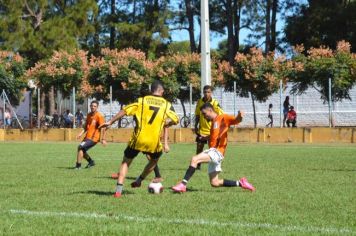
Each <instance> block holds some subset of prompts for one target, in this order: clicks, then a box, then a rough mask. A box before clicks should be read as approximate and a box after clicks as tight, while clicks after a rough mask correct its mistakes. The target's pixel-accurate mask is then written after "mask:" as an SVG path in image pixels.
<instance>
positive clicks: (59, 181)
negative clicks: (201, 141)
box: [0, 143, 356, 235]
mask: <svg viewBox="0 0 356 236" xmlns="http://www.w3.org/2000/svg"><path fill="white" fill-rule="evenodd" d="M76 145H77V144H75V143H0V150H1V152H0V180H1V182H0V209H1V210H0V235H122V234H128V235H193V234H194V235H354V234H356V146H355V145H331V146H330V145H318V146H317V145H293V144H285V145H260V144H255V145H252V144H229V146H228V150H227V153H226V158H225V160H224V162H223V166H222V167H223V172H222V174H221V176H222V177H226V178H228V179H237V178H240V177H242V176H246V177H247V178H248V180H249V181H250V182H251V183H253V184H254V185H255V187H256V188H257V190H256V192H253V193H251V192H248V191H245V190H242V189H240V188H212V187H210V185H209V182H208V177H207V166H206V165H205V166H203V168H202V171H196V173H195V175H194V176H193V178H192V179H191V181H190V182H189V186H188V187H189V191H188V192H187V193H184V194H173V193H172V192H171V191H170V190H169V187H170V186H172V185H174V184H176V183H177V182H178V181H179V180H180V179H181V178H182V177H183V175H184V173H185V171H186V168H187V167H188V165H189V160H190V157H191V155H192V154H193V153H194V152H195V147H194V145H193V144H179V145H178V144H177V145H171V152H170V153H169V154H166V155H164V156H163V157H162V158H161V160H160V162H159V166H160V168H161V172H162V175H163V177H164V178H165V180H164V182H163V185H164V186H165V190H164V192H163V193H162V194H160V195H153V194H149V193H148V192H147V185H148V183H149V180H146V181H145V182H144V183H143V187H141V188H140V189H131V188H130V187H129V184H130V182H131V181H133V179H134V178H135V177H136V176H137V175H139V174H140V172H141V170H142V168H143V167H144V165H145V164H146V163H147V160H146V158H145V157H144V156H143V155H142V154H140V155H139V156H138V157H137V158H136V159H135V161H134V163H133V164H132V166H131V168H130V172H129V174H128V178H127V180H126V183H125V192H124V195H123V197H122V198H121V199H114V198H113V197H112V193H113V191H114V189H115V181H113V180H111V179H110V178H109V176H110V174H111V173H113V172H115V171H116V170H117V167H118V165H119V163H120V161H121V159H122V153H123V150H124V148H125V144H109V145H108V146H107V147H106V148H104V147H102V146H100V145H98V146H96V147H95V148H94V149H92V150H91V151H90V153H91V155H92V157H93V158H94V159H95V161H96V163H97V165H96V166H95V167H94V168H91V169H82V170H80V171H76V170H73V169H71V167H72V166H74V162H75V152H76ZM151 178H153V176H150V179H151Z"/></svg>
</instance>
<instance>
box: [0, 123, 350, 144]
mask: <svg viewBox="0 0 356 236" xmlns="http://www.w3.org/2000/svg"><path fill="white" fill-rule="evenodd" d="M80 131H81V130H80V129H34V130H19V129H5V130H4V129H0V141H32V142H38V141H55V142H61V141H66V142H68V141H69V142H71V141H76V136H77V134H78V133H79V132H80ZM132 132H133V129H132V128H127V129H126V128H125V129H109V130H108V132H107V135H106V138H107V141H108V142H118V143H127V142H128V140H129V139H130V137H131V135H132ZM168 140H169V142H170V143H194V142H195V133H194V130H193V129H189V128H171V129H169V138H168ZM229 141H230V142H240V143H313V144H318V143H356V127H339V128H329V127H313V128H255V129H254V128H231V129H230V130H229Z"/></svg>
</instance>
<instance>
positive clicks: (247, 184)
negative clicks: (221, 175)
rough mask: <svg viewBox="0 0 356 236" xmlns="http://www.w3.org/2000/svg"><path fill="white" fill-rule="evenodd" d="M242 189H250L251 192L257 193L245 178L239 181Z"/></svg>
mask: <svg viewBox="0 0 356 236" xmlns="http://www.w3.org/2000/svg"><path fill="white" fill-rule="evenodd" d="M239 182H240V186H241V188H244V189H248V190H250V191H252V192H253V191H255V187H253V186H252V184H250V183H249V182H247V179H246V178H245V177H243V178H241V179H240V180H239Z"/></svg>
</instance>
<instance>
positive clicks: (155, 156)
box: [124, 146, 162, 160]
mask: <svg viewBox="0 0 356 236" xmlns="http://www.w3.org/2000/svg"><path fill="white" fill-rule="evenodd" d="M140 152H141V151H139V150H136V149H133V148H131V147H129V146H127V148H126V149H125V151H124V154H125V157H127V158H129V159H134V158H135V157H136V156H137V155H138V154H139V153H140ZM142 153H143V154H145V155H149V156H150V157H151V158H152V159H154V160H156V159H159V158H160V157H161V156H162V151H161V152H155V153H151V152H142Z"/></svg>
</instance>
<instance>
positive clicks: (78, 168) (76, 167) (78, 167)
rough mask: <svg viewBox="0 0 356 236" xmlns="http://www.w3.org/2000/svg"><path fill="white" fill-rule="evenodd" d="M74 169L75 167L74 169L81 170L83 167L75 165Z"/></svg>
mask: <svg viewBox="0 0 356 236" xmlns="http://www.w3.org/2000/svg"><path fill="white" fill-rule="evenodd" d="M73 169H74V170H81V169H82V167H81V166H75V167H74V168H73Z"/></svg>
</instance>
